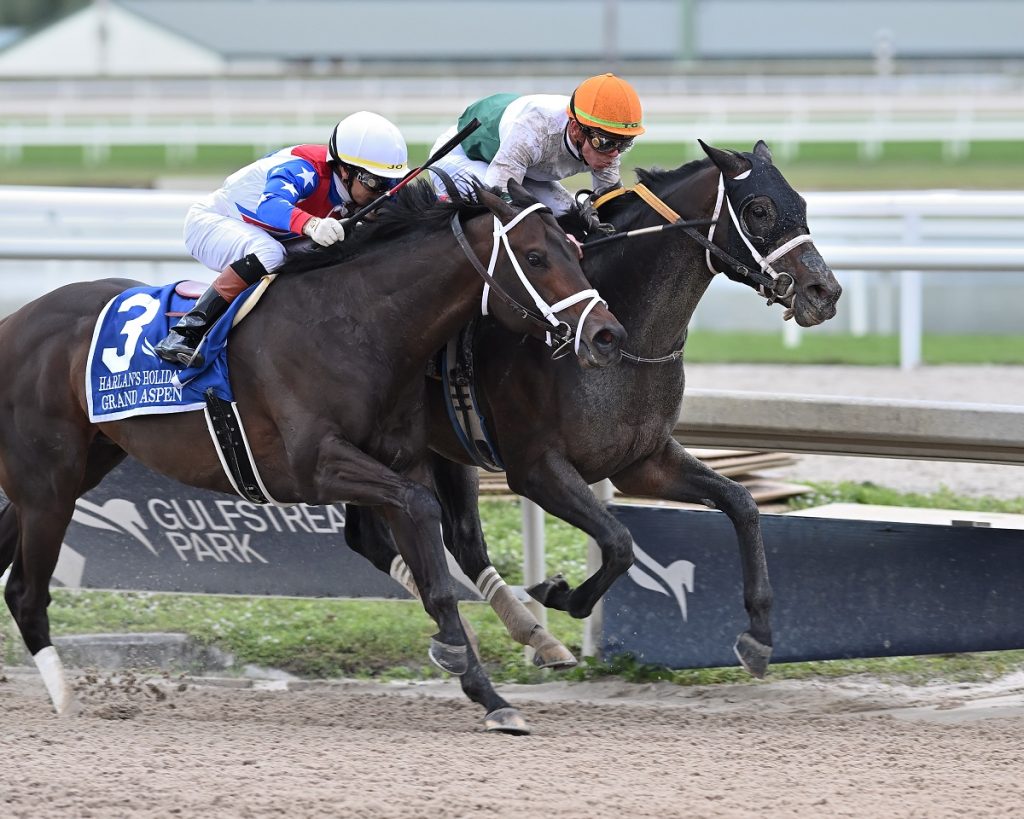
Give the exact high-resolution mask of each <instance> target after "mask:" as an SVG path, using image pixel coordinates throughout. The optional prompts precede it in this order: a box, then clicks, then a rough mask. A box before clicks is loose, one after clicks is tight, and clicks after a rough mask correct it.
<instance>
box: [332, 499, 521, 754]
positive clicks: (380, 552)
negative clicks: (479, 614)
mask: <svg viewBox="0 0 1024 819" xmlns="http://www.w3.org/2000/svg"><path fill="white" fill-rule="evenodd" d="M345 541H346V542H347V543H348V545H349V547H350V548H352V549H353V550H354V551H356V552H358V553H359V554H361V555H362V556H363V557H365V558H366V559H367V560H369V561H370V562H371V563H373V565H374V566H376V567H377V568H378V569H379V570H380V571H382V572H384V573H385V574H390V575H391V576H392V577H393V578H394V579H395V580H397V581H398V582H399V583H401V584H402V586H404V587H405V589H406V590H407V591H408V592H409V593H410V594H411V595H413V596H414V597H415V598H416V599H419V598H420V592H419V589H418V588H417V587H416V581H415V580H413V578H412V573H411V572H410V571H409V567H408V566H406V565H405V561H404V560H403V559H402V556H401V555H400V554H399V553H398V549H397V547H396V546H395V543H394V540H393V539H392V537H391V532H390V530H389V529H388V527H387V524H386V523H385V522H384V520H383V519H382V518H381V517H380V516H379V515H378V514H377V513H376V510H374V509H372V508H370V507H356V506H349V507H348V508H347V510H346V513H345ZM459 616H460V617H461V616H462V615H461V613H460V615H459ZM462 625H463V628H464V629H465V630H466V634H467V636H468V637H469V640H470V646H471V647H472V649H473V650H472V651H471V652H470V653H469V656H468V668H467V669H466V673H465V674H462V675H461V676H460V677H459V684H460V685H461V686H462V690H463V692H464V693H465V694H466V696H467V697H469V699H470V700H472V701H473V702H475V703H477V704H479V705H481V706H483V708H484V709H485V711H486V716H485V717H484V727H485V728H486V730H488V731H499V732H501V733H506V734H528V733H529V732H530V729H529V727H528V725H527V723H526V720H525V719H524V718H523V716H522V714H521V713H520V712H519V709H517V708H514V707H513V706H511V705H509V703H508V702H506V701H505V699H504V698H503V697H501V696H500V695H499V694H498V692H497V691H495V690H494V686H493V685H492V684H491V681H490V679H489V678H488V677H487V674H486V672H485V671H484V669H483V666H482V665H481V661H480V656H479V651H478V647H477V641H476V635H475V634H474V633H473V630H472V628H471V627H470V625H469V623H467V622H466V621H465V619H464V618H463V620H462Z"/></svg>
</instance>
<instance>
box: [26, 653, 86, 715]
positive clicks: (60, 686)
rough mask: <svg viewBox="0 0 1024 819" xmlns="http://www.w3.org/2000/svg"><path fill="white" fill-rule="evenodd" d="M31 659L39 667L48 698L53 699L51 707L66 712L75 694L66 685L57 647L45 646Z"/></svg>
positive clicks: (62, 712)
mask: <svg viewBox="0 0 1024 819" xmlns="http://www.w3.org/2000/svg"><path fill="white" fill-rule="evenodd" d="M32 659H33V660H35V661H36V668H38V669H39V673H40V674H41V675H42V677H43V683H44V684H45V685H46V690H47V691H48V692H49V694H50V699H51V700H53V709H54V710H55V711H56V712H57V713H58V714H66V713H67V712H68V711H69V710H70V709H71V706H72V705H73V704H74V701H75V694H74V692H73V691H72V690H71V686H70V685H68V680H67V677H66V676H65V675H64V665H63V663H61V661H60V656H59V655H58V654H57V649H56V648H54V647H53V646H47V647H46V648H44V649H40V650H39V651H38V652H37V653H36V654H34V655H33V656H32Z"/></svg>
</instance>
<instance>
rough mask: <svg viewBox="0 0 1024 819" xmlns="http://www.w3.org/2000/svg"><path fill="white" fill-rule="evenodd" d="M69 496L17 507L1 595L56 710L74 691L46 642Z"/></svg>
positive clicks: (68, 704)
mask: <svg viewBox="0 0 1024 819" xmlns="http://www.w3.org/2000/svg"><path fill="white" fill-rule="evenodd" d="M74 507H75V499H74V496H73V495H69V496H65V497H61V498H57V497H50V498H44V499H35V498H34V499H33V500H32V501H29V502H24V503H22V504H21V505H19V506H18V507H17V508H16V514H17V518H18V528H19V529H20V537H19V544H18V548H17V550H16V551H15V555H14V562H13V564H12V566H11V576H10V577H9V578H8V580H7V588H6V590H5V593H4V597H5V599H6V601H7V606H8V608H9V609H10V610H11V614H12V615H13V617H14V622H15V623H17V625H18V630H19V631H20V632H21V636H22V639H23V640H24V641H25V646H26V647H27V648H28V650H29V653H31V654H32V658H33V659H34V660H35V662H36V666H37V667H38V668H39V673H40V674H41V675H42V677H43V682H44V683H45V684H46V690H47V691H48V692H49V694H50V699H51V700H52V701H53V707H54V708H55V709H56V711H57V713H59V714H63V713H67V712H68V711H70V710H71V708H72V707H73V704H74V695H73V694H72V692H71V687H70V686H69V685H68V683H67V679H66V677H65V676H64V670H63V666H62V665H61V662H60V657H59V656H58V654H57V650H56V649H55V648H54V647H53V643H52V642H51V640H50V620H49V617H48V616H47V613H46V608H47V606H49V604H50V588H49V587H50V578H51V577H52V575H53V570H54V568H55V567H56V565H57V556H58V555H59V553H60V545H61V540H62V539H63V537H64V531H65V530H66V529H67V526H68V523H70V522H71V515H72V513H73V511H74Z"/></svg>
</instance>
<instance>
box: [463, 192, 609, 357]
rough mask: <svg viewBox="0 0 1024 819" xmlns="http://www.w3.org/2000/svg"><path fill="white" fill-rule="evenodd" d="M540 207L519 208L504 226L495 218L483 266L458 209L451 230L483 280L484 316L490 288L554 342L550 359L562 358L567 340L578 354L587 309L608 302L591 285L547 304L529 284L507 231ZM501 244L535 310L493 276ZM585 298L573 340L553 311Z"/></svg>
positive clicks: (566, 351) (481, 309) (540, 206)
mask: <svg viewBox="0 0 1024 819" xmlns="http://www.w3.org/2000/svg"><path fill="white" fill-rule="evenodd" d="M541 209H544V210H546V209H547V208H546V207H545V205H543V204H542V203H540V202H536V203H534V204H532V205H530V206H529V207H527V208H525V209H524V210H522V211H520V212H519V213H518V214H517V215H516V216H515V218H514V219H512V220H511V221H510V222H509V223H508V224H506V225H503V224H502V223H501V220H500V219H498V217H497V216H495V217H494V232H493V236H494V246H493V247H492V248H491V258H490V261H489V262H488V264H487V267H486V268H485V267H484V266H483V264H482V263H481V262H480V260H479V259H478V258H477V256H476V253H474V252H473V248H472V247H471V246H470V244H469V241H468V240H467V239H466V234H465V231H463V229H462V222H461V221H460V220H459V214H458V213H457V212H456V213H455V214H453V216H452V222H451V224H452V233H454V234H455V239H456V241H457V242H458V243H459V247H461V248H462V252H463V253H465V254H466V257H467V258H468V259H469V261H470V262H471V263H472V265H473V267H474V268H475V269H476V271H477V273H479V274H480V276H481V277H482V278H483V280H484V292H483V296H482V298H481V300H480V312H481V314H482V315H485V316H486V315H487V314H488V307H487V301H488V297H489V296H490V292H491V290H493V291H494V293H495V294H496V295H497V296H498V297H499V298H500V299H501V300H502V301H504V302H505V304H507V305H508V306H509V307H510V308H512V310H513V311H514V312H515V313H516V314H517V315H519V316H520V317H521V318H523V319H525V320H527V321H529V322H530V323H532V324H533V325H534V326H536V327H539V328H540V329H542V330H544V331H545V336H546V343H547V345H548V346H549V347H553V346H555V343H556V342H557V343H558V347H557V348H556V349H555V351H554V353H553V354H552V358H561V357H562V356H564V355H567V354H568V352H569V345H570V343H573V341H574V343H573V347H572V349H573V352H575V353H577V354H578V353H579V349H580V336H581V334H582V332H583V324H584V322H586V320H587V316H588V315H590V311H591V310H593V309H594V308H595V307H596V306H597V305H598V304H604V305H605V306H606V307H607V306H608V303H607V302H606V301H605V300H604V299H602V298H601V294H600V293H598V292H597V290H594V289H593V288H591V289H589V290H581V291H580V292H579V293H575V294H574V295H572V296H568V297H566V298H564V299H562V300H561V301H559V302H556V303H555V304H548V303H547V302H546V301H545V300H544V297H543V296H541V295H540V293H538V292H537V291H536V289H535V288H534V287H533V285H532V284H531V283H530V280H529V279H528V278H527V277H526V274H525V273H523V268H522V267H521V266H520V265H519V260H518V259H517V258H516V254H515V253H514V252H513V251H512V246H511V245H510V244H509V242H508V232H509V231H510V230H512V228H514V227H515V226H516V225H518V224H519V223H520V222H521V221H522V220H523V219H524V218H525V217H527V216H529V215H530V214H531V213H533V212H534V211H537V210H541ZM502 245H504V247H505V252H506V254H508V258H509V260H510V261H511V262H512V267H513V269H514V270H515V271H516V274H517V275H518V276H519V281H520V282H522V284H523V287H524V288H526V292H527V293H529V294H530V296H531V297H532V298H533V303H534V305H535V306H536V308H537V310H536V311H534V310H531V309H530V308H529V307H526V306H525V305H523V304H520V303H519V302H518V301H517V300H516V299H515V298H514V297H513V296H512V295H511V294H509V292H508V291H507V290H505V288H503V287H502V286H501V284H500V283H499V282H498V281H497V280H496V279H495V278H494V268H495V265H496V264H497V262H498V253H499V250H500V248H501V246H502ZM588 299H589V300H590V303H589V304H588V305H587V306H586V308H585V309H584V310H583V313H582V314H581V315H580V319H579V321H578V322H577V325H576V335H575V340H573V335H572V327H571V326H570V325H569V323H568V322H565V321H559V320H558V318H557V317H556V316H555V313H558V312H560V311H562V310H565V309H566V308H568V307H572V306H573V305H574V304H578V303H579V302H581V301H586V300H588Z"/></svg>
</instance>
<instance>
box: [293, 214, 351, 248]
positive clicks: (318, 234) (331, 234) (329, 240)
mask: <svg viewBox="0 0 1024 819" xmlns="http://www.w3.org/2000/svg"><path fill="white" fill-rule="evenodd" d="M302 232H303V233H305V234H306V235H307V236H308V237H309V238H310V239H312V240H313V241H314V242H316V243H317V244H318V245H320V246H321V247H329V246H330V245H333V244H334V243H335V242H342V241H344V240H345V226H344V225H343V224H342V223H341V222H339V221H338V220H337V219H332V218H331V217H329V216H328V217H325V218H323V219H317V218H316V217H315V216H314V217H313V218H312V219H310V220H309V221H308V222H306V224H305V225H303V226H302Z"/></svg>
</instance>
